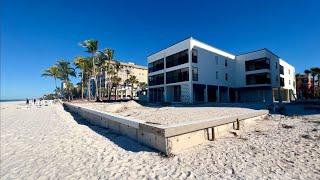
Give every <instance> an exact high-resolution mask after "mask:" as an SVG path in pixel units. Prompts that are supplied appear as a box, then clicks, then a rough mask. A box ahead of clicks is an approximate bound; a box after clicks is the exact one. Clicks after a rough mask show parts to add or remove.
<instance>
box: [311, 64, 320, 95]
mask: <svg viewBox="0 0 320 180" xmlns="http://www.w3.org/2000/svg"><path fill="white" fill-rule="evenodd" d="M310 71H311V76H312V86H313V96H314V97H315V96H316V95H315V93H316V92H315V77H316V76H317V78H318V89H319V87H320V82H319V77H320V68H318V67H313V68H311V69H310Z"/></svg>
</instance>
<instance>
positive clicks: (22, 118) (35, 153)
mask: <svg viewBox="0 0 320 180" xmlns="http://www.w3.org/2000/svg"><path fill="white" fill-rule="evenodd" d="M76 119H77V118H76ZM291 126H292V128H290V127H291ZM237 134H238V136H236V137H233V135H232V136H231V134H230V136H229V137H226V138H222V139H218V140H216V141H212V142H208V143H205V144H202V145H199V146H196V147H195V148H191V149H189V150H186V151H183V152H182V153H180V154H177V155H175V156H174V157H170V158H168V157H163V156H162V155H160V154H159V153H158V152H156V151H153V150H152V149H149V148H147V147H145V146H142V145H139V144H137V143H136V142H134V141H131V140H129V139H127V138H125V137H123V136H119V135H117V134H114V133H111V132H110V131H108V130H107V129H103V128H99V127H97V126H92V125H89V124H86V123H84V122H83V121H76V120H75V118H74V117H73V116H71V114H69V113H68V112H65V111H64V110H63V108H62V106H61V105H49V106H41V107H36V106H32V107H28V106H25V105H23V104H20V105H19V103H18V104H15V103H13V104H3V103H1V157H0V160H1V161H0V167H1V174H0V175H1V176H0V177H1V179H28V178H29V179H47V178H49V179H148V178H151V179H186V178H188V179H209V178H211V179H258V178H261V179H292V178H297V179H320V147H319V146H320V115H319V114H316V115H314V114H313V115H312V116H302V117H294V118H281V120H280V116H278V115H277V116H272V117H270V118H269V119H266V120H259V121H257V122H256V124H254V125H252V126H251V127H250V128H247V129H245V131H239V132H237Z"/></svg>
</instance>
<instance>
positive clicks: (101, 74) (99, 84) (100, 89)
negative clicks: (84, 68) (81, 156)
mask: <svg viewBox="0 0 320 180" xmlns="http://www.w3.org/2000/svg"><path fill="white" fill-rule="evenodd" d="M101 76H102V69H100V76H99V81H100V84H99V99H101V87H102V86H101Z"/></svg>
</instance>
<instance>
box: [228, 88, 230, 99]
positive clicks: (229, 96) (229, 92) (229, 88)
mask: <svg viewBox="0 0 320 180" xmlns="http://www.w3.org/2000/svg"><path fill="white" fill-rule="evenodd" d="M228 102H230V88H229V87H228Z"/></svg>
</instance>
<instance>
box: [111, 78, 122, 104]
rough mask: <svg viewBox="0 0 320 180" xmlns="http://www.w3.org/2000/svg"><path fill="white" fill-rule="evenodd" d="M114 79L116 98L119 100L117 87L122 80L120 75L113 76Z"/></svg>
mask: <svg viewBox="0 0 320 180" xmlns="http://www.w3.org/2000/svg"><path fill="white" fill-rule="evenodd" d="M111 81H112V86H113V88H114V100H117V87H118V86H119V84H120V82H121V78H120V77H118V76H113V77H112V78H111Z"/></svg>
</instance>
